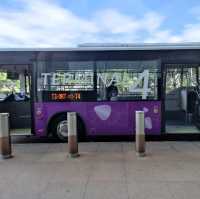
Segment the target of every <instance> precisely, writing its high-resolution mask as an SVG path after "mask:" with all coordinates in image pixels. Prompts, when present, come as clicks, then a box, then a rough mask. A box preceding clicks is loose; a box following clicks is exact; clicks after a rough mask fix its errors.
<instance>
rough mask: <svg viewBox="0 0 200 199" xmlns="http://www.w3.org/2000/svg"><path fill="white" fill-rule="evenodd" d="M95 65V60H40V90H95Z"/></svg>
mask: <svg viewBox="0 0 200 199" xmlns="http://www.w3.org/2000/svg"><path fill="white" fill-rule="evenodd" d="M93 65H94V64H93V62H53V63H47V62H40V63H39V65H38V79H37V81H38V82H37V83H38V91H89V90H93V89H94V72H93Z"/></svg>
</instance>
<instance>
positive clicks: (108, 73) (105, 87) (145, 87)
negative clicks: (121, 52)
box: [97, 61, 160, 101]
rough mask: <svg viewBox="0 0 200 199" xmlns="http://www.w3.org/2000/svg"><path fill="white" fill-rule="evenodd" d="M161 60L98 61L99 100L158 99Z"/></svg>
mask: <svg viewBox="0 0 200 199" xmlns="http://www.w3.org/2000/svg"><path fill="white" fill-rule="evenodd" d="M159 65H160V64H159V61H101V62H97V93H98V100H99V101H102V100H113V101H115V100H116V101H120V100H135V99H144V100H146V99H157V98H158V94H157V88H158V87H157V82H158V78H159V76H160V69H159Z"/></svg>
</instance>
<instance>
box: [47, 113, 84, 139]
mask: <svg viewBox="0 0 200 199" xmlns="http://www.w3.org/2000/svg"><path fill="white" fill-rule="evenodd" d="M51 131H52V133H53V136H54V137H56V138H58V139H59V140H60V141H64V142H67V140H68V127H67V113H66V114H60V115H58V116H57V117H55V118H54V119H53V121H52V122H51ZM77 134H78V140H79V141H80V140H83V139H84V138H85V128H84V124H83V121H82V119H81V118H80V117H79V116H77Z"/></svg>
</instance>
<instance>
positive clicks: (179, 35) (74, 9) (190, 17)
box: [0, 0, 200, 47]
mask: <svg viewBox="0 0 200 199" xmlns="http://www.w3.org/2000/svg"><path fill="white" fill-rule="evenodd" d="M166 42H170V43H176V42H200V1H199V0H0V47H75V46H77V45H78V44H81V43H166Z"/></svg>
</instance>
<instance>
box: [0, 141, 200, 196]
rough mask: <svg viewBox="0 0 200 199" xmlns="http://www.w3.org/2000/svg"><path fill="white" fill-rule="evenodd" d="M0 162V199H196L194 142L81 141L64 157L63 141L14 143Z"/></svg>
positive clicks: (198, 169)
mask: <svg viewBox="0 0 200 199" xmlns="http://www.w3.org/2000/svg"><path fill="white" fill-rule="evenodd" d="M13 151H14V155H15V157H14V158H13V159H10V160H4V161H2V160H1V161H0V199H29V198H30V199H33V198H34V199H40V198H41V199H68V198H73V199H79V198H80V199H178V198H180V199H189V198H191V199H199V198H200V142H148V143H147V151H148V154H147V156H146V157H144V158H139V157H137V156H136V155H135V151H134V143H130V142H114V143H94V142H90V143H81V144H80V153H81V156H80V157H79V158H77V159H70V158H67V152H66V151H67V144H65V143H44V144H43V143H42V144H41V143H34V144H33V143H28V144H14V145H13Z"/></svg>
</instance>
